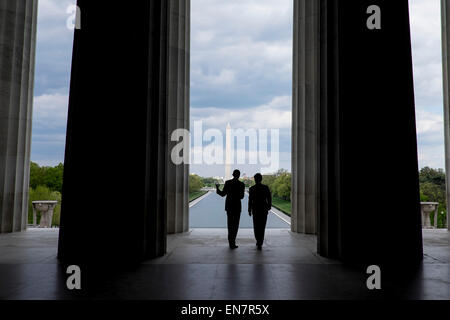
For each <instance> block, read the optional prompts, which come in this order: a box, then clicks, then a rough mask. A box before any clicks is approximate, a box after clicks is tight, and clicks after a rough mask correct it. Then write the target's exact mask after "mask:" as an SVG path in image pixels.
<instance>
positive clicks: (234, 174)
mask: <svg viewBox="0 0 450 320" xmlns="http://www.w3.org/2000/svg"><path fill="white" fill-rule="evenodd" d="M240 176H241V172H240V171H239V170H237V169H236V170H234V171H233V177H234V178H235V179H239V177H240Z"/></svg>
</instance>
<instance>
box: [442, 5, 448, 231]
mask: <svg viewBox="0 0 450 320" xmlns="http://www.w3.org/2000/svg"><path fill="white" fill-rule="evenodd" d="M441 13H442V65H443V76H444V135H445V173H446V182H447V208H450V79H449V77H450V51H449V50H450V0H441ZM449 217H450V215H449V213H448V209H447V228H448V229H449V230H450V223H449Z"/></svg>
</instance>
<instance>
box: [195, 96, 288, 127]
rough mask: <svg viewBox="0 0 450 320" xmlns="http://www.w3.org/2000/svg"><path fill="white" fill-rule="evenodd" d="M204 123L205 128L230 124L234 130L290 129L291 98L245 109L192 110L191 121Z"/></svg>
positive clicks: (281, 98)
mask: <svg viewBox="0 0 450 320" xmlns="http://www.w3.org/2000/svg"><path fill="white" fill-rule="evenodd" d="M199 120H201V121H203V122H204V125H205V127H208V128H211V127H212V128H217V129H224V128H225V127H226V126H227V123H228V122H229V123H230V124H231V126H232V127H233V128H234V129H237V128H242V129H290V128H291V125H292V102H291V97H290V96H281V97H275V98H273V99H272V100H271V101H270V102H269V103H267V104H264V105H261V106H257V107H253V108H245V109H231V110H230V109H226V108H215V107H210V108H195V107H194V108H192V109H191V121H199Z"/></svg>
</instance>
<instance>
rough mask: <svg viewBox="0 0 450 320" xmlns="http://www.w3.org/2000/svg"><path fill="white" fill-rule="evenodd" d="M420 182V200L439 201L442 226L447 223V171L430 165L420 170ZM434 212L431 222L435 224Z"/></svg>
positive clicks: (438, 223)
mask: <svg viewBox="0 0 450 320" xmlns="http://www.w3.org/2000/svg"><path fill="white" fill-rule="evenodd" d="M419 182H420V201H421V202H438V203H439V209H438V212H439V215H438V217H437V219H438V221H437V225H438V227H440V228H443V227H445V225H446V212H447V202H446V186H445V172H444V170H442V169H432V168H429V167H425V168H422V169H421V170H420V172H419ZM434 219H435V217H434V214H432V215H431V222H432V223H433V224H434Z"/></svg>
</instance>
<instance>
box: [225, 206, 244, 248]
mask: <svg viewBox="0 0 450 320" xmlns="http://www.w3.org/2000/svg"><path fill="white" fill-rule="evenodd" d="M227 217H228V219H227V223H228V243H229V244H230V246H234V245H235V244H236V237H237V233H238V229H239V221H240V219H241V214H240V213H236V212H233V213H231V212H229V213H227Z"/></svg>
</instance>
